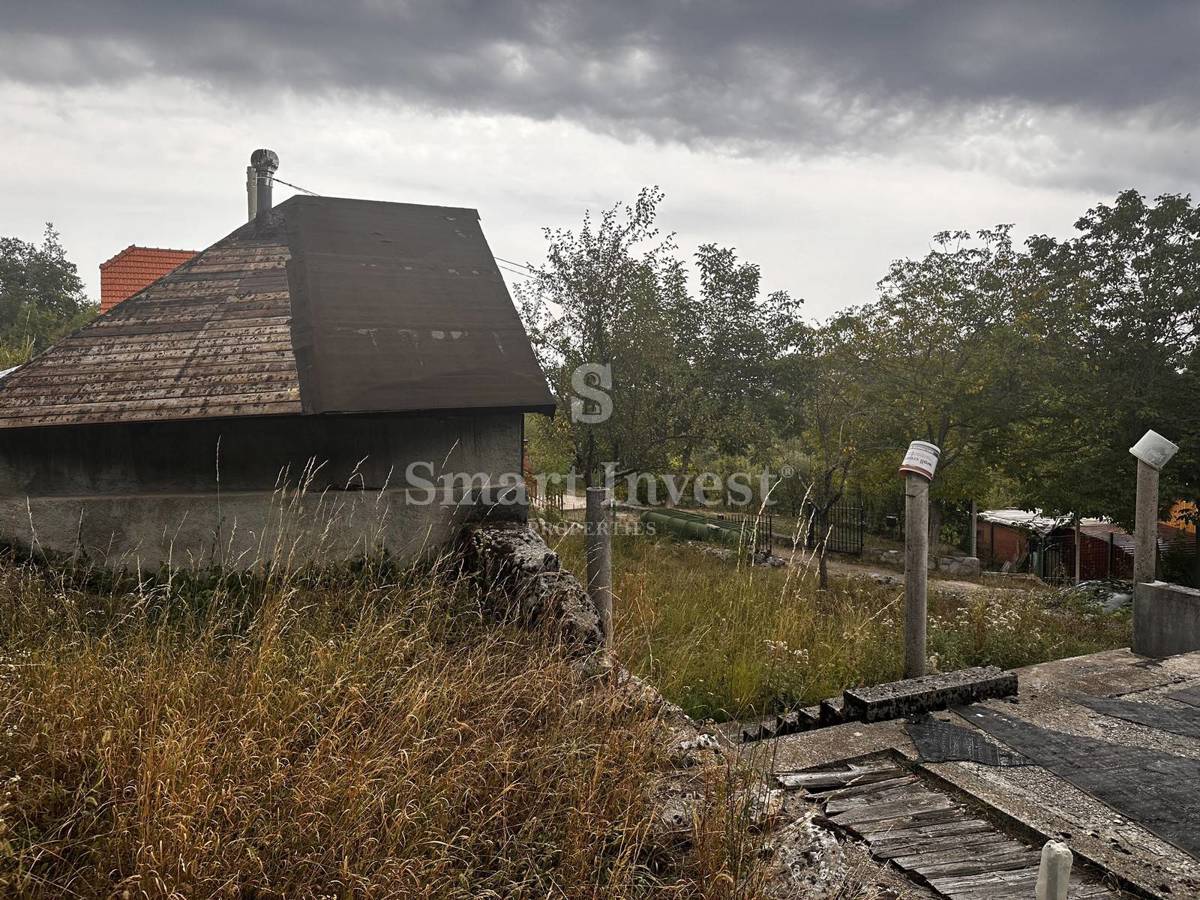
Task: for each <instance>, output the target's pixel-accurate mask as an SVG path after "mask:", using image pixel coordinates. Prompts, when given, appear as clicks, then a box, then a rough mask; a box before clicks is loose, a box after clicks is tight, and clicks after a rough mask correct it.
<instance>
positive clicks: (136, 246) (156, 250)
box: [100, 244, 204, 269]
mask: <svg viewBox="0 0 1200 900" xmlns="http://www.w3.org/2000/svg"><path fill="white" fill-rule="evenodd" d="M130 250H150V251H152V252H154V253H189V254H191V255H192V256H196V255H197V254H199V253H203V252H204V251H203V250H182V249H180V248H178V247H147V246H145V245H144V244H130V245H129V246H128V247H126V248H125V249H124V250H120V251H118V252H117V253H116V254H114V255H113V256H111V257H109V258H108V259H106V260H105V261H104V262H102V263H100V268H101V269H103V268H105V267H106V266H110V265H112V264H113V263H115V262H116V261H117V260H118V259H120V258H121V257H122V256H124V255H125V254H127V253H128V252H129V251H130Z"/></svg>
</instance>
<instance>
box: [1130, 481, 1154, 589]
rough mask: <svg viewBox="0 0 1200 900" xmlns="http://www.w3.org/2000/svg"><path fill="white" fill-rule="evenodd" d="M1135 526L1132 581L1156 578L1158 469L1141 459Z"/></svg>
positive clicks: (1137, 581) (1138, 581) (1137, 582)
mask: <svg viewBox="0 0 1200 900" xmlns="http://www.w3.org/2000/svg"><path fill="white" fill-rule="evenodd" d="M1134 510H1135V511H1134V527H1133V535H1134V538H1133V583H1134V584H1141V583H1142V582H1143V581H1153V580H1154V570H1155V567H1156V564H1157V556H1158V469H1156V468H1154V466H1152V465H1150V464H1149V463H1146V462H1143V461H1142V460H1140V459H1139V460H1138V464H1137V505H1136V507H1135V508H1134Z"/></svg>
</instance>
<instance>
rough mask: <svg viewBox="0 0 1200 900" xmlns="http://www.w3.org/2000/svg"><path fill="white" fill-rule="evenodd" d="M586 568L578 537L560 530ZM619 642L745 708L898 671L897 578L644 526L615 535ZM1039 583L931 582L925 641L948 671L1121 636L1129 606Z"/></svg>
mask: <svg viewBox="0 0 1200 900" xmlns="http://www.w3.org/2000/svg"><path fill="white" fill-rule="evenodd" d="M556 549H557V550H558V551H559V552H560V553H561V554H562V556H563V561H564V565H565V566H566V567H567V568H570V569H573V570H574V571H582V567H583V550H582V540H581V539H580V538H578V537H574V536H573V537H568V538H562V539H560V540H559V541H558V542H557V543H556ZM613 579H614V593H615V604H614V607H615V608H614V613H615V616H616V626H615V634H616V638H617V650H618V653H619V655H620V656H621V658H622V659H623V660H624V661H625V662H626V664H627V665H628V666H629V667H630V668H631V669H633V670H634V671H636V672H639V673H641V674H643V675H646V676H647V677H649V678H650V679H651V680H652V681H653V682H654V683H655V685H656V686H657V687H658V688H659V689H660V690H661V691H662V692H663V694H664V695H666V696H667V697H668V698H669V699H671V700H674V701H675V702H677V703H679V704H681V705H682V706H683V707H684V709H685V710H687V711H688V712H689V713H691V714H692V715H694V716H697V717H701V718H703V717H707V716H712V717H714V718H717V719H726V718H744V717H749V716H753V715H756V714H760V713H766V712H770V711H775V710H779V709H784V708H789V707H793V706H796V705H807V704H810V703H815V702H817V701H819V700H820V699H821V698H823V697H829V696H832V695H835V694H839V693H841V691H842V690H843V689H844V688H847V687H852V686H854V685H860V684H878V683H880V682H885V681H892V680H895V679H897V678H902V677H903V672H904V656H903V652H904V650H903V634H902V628H903V615H904V589H903V587H902V586H898V585H879V584H875V583H873V582H871V581H869V580H866V579H861V578H854V579H849V578H834V579H832V581H831V584H830V588H829V590H826V591H820V590H817V585H816V576H815V573H814V572H813V571H812V570H811V568H810V569H809V570H807V571H806V570H803V569H800V568H791V567H789V568H785V569H768V568H762V567H757V566H747V565H745V564H738V563H736V562H735V561H729V560H722V559H718V558H716V557H714V556H711V555H709V554H705V553H701V552H699V551H698V550H697V549H696V548H694V547H692V546H688V545H685V544H679V543H675V542H672V541H669V540H659V539H654V538H649V537H645V536H623V537H618V538H616V539H615V544H614V551H613ZM1048 599H1050V598H1049V597H1048V595H1047V594H1046V593H1045V592H1041V593H1037V592H1027V591H1010V590H990V591H979V592H976V593H973V594H971V595H969V596H954V595H952V594H949V593H944V592H941V591H939V590H938V588H937V582H936V581H935V582H932V583H931V593H930V602H929V612H930V619H929V651H930V654H931V655H932V656H934V657H935V659H934V660H933V662H934V664H935V665H936V666H937V667H938V668H940V669H942V670H943V671H948V670H951V669H957V668H962V667H964V666H970V665H985V664H994V665H999V666H1004V667H1013V666H1022V665H1027V664H1030V663H1034V662H1041V661H1044V660H1048V659H1059V658H1062V657H1067V656H1076V655H1080V654H1083V653H1092V652H1095V651H1097V650H1107V649H1111V648H1113V647H1123V646H1128V645H1129V635H1130V623H1129V618H1128V616H1120V615H1118V616H1112V615H1104V614H1100V613H1097V612H1096V611H1095V610H1091V609H1088V608H1085V607H1084V606H1083V605H1082V604H1080V603H1073V604H1072V603H1070V602H1067V603H1062V604H1059V605H1057V606H1052V605H1049V604H1048Z"/></svg>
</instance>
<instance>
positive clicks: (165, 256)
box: [100, 244, 196, 313]
mask: <svg viewBox="0 0 1200 900" xmlns="http://www.w3.org/2000/svg"><path fill="white" fill-rule="evenodd" d="M195 256H196V251H195V250H164V249H161V248H159V247H138V246H136V245H133V244H130V245H129V246H128V247H126V248H125V249H124V250H122V251H121V252H120V253H118V254H117V255H116V256H114V257H113V258H112V259H110V260H108V262H102V263H100V312H102V313H105V312H108V311H109V310H110V309H112V308H113V307H114V306H116V305H117V304H118V303H120V302H121V301H122V300H127V299H128V298H130V297H132V296H133V295H134V294H136V293H137V292H138V291H140V290H141V289H142V288H144V287H147V286H148V285H151V284H153V283H154V282H156V281H158V279H160V278H162V277H163V276H164V275H166V274H168V273H169V272H173V271H174V270H175V269H177V268H179V267H180V266H181V265H183V264H184V263H185V262H188V261H189V260H191V259H194V258H195Z"/></svg>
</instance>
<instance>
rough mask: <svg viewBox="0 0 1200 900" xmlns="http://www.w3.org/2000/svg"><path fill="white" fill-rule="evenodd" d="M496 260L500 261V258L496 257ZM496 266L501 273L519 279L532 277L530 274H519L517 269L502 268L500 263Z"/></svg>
mask: <svg viewBox="0 0 1200 900" xmlns="http://www.w3.org/2000/svg"><path fill="white" fill-rule="evenodd" d="M495 259H497V260H498V259H500V257H498V256H497V257H495ZM496 266H497V267H498V268H499V269H500V271H502V272H507V273H508V274H509V275H516V276H517V277H518V278H529V277H531V276H530V275H529V273H528V272H518V271H517V270H516V269H510V268H509V267H508V266H502V265H500V263H498V262H497V263H496Z"/></svg>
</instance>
